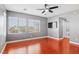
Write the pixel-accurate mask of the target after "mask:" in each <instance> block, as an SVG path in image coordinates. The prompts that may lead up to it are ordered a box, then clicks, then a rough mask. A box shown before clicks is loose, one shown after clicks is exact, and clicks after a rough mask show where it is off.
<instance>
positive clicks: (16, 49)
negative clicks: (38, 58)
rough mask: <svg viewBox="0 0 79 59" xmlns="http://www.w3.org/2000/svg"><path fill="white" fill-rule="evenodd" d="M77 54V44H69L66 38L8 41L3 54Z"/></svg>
mask: <svg viewBox="0 0 79 59" xmlns="http://www.w3.org/2000/svg"><path fill="white" fill-rule="evenodd" d="M9 53H13V54H24V53H25V54H79V46H78V45H75V44H70V43H69V39H68V38H63V39H60V40H56V39H53V38H48V37H46V38H40V39H35V40H28V41H21V42H15V43H8V44H7V45H6V47H5V49H4V52H3V54H9Z"/></svg>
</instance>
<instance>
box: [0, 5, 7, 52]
mask: <svg viewBox="0 0 79 59" xmlns="http://www.w3.org/2000/svg"><path fill="white" fill-rule="evenodd" d="M5 41H6V10H4V9H3V6H2V5H0V52H1V51H2V49H3V47H4V44H5Z"/></svg>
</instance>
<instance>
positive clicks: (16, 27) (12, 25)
mask: <svg viewBox="0 0 79 59" xmlns="http://www.w3.org/2000/svg"><path fill="white" fill-rule="evenodd" d="M8 25H9V27H8V33H9V34H12V33H24V32H28V33H36V32H40V20H34V19H28V20H27V19H26V18H22V17H12V16H9V17H8Z"/></svg>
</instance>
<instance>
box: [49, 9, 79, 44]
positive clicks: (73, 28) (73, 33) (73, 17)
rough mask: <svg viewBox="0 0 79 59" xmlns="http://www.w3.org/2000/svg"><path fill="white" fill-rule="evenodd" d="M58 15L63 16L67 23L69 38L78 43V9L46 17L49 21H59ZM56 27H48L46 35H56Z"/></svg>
mask: <svg viewBox="0 0 79 59" xmlns="http://www.w3.org/2000/svg"><path fill="white" fill-rule="evenodd" d="M59 17H65V18H66V19H67V20H68V21H69V23H68V26H69V32H70V38H71V39H70V40H71V41H73V42H76V43H79V10H75V11H71V12H68V13H64V14H62V15H59V16H55V17H51V18H49V19H48V22H51V21H55V20H57V21H59ZM58 31H59V30H58V29H55V28H52V29H48V35H49V36H52V37H58V34H57V33H58Z"/></svg>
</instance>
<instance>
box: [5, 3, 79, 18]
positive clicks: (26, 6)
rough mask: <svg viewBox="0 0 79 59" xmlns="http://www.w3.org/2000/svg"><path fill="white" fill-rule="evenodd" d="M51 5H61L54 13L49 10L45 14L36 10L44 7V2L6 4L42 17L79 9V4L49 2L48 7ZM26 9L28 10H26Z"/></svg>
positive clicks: (12, 8) (22, 11) (15, 9)
mask: <svg viewBox="0 0 79 59" xmlns="http://www.w3.org/2000/svg"><path fill="white" fill-rule="evenodd" d="M51 6H59V8H57V9H53V13H49V12H47V13H46V15H44V14H42V13H41V12H42V11H40V10H36V9H40V8H44V4H5V7H6V9H7V10H10V11H16V12H21V13H27V14H32V15H37V16H41V17H52V16H55V15H60V14H63V13H66V12H70V11H73V10H77V9H79V4H48V7H51ZM24 9H27V10H26V11H24Z"/></svg>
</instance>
